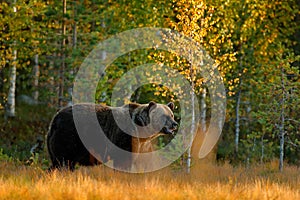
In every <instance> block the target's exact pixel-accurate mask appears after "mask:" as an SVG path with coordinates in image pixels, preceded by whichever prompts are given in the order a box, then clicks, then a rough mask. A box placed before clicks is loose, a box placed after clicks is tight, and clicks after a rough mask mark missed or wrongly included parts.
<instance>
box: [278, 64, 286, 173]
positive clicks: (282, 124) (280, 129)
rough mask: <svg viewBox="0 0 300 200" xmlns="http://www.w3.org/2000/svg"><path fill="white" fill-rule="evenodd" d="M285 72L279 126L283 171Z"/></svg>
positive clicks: (281, 166) (281, 167) (280, 158)
mask: <svg viewBox="0 0 300 200" xmlns="http://www.w3.org/2000/svg"><path fill="white" fill-rule="evenodd" d="M284 76H285V75H284V71H283V68H282V69H281V90H282V99H281V112H280V125H279V138H280V145H279V170H280V171H281V172H282V171H283V158H284V122H285V117H284V112H285V110H284V106H285V86H284Z"/></svg>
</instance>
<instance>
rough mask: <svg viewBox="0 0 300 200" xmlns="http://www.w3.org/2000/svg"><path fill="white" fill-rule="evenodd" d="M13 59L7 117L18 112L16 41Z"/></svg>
mask: <svg viewBox="0 0 300 200" xmlns="http://www.w3.org/2000/svg"><path fill="white" fill-rule="evenodd" d="M13 10H14V12H15V13H16V12H17V7H16V0H14V7H13ZM13 48H14V50H13V59H12V63H11V68H10V75H9V91H8V96H7V106H6V113H5V117H15V115H16V112H15V109H16V97H15V94H16V79H17V50H16V41H14V44H13Z"/></svg>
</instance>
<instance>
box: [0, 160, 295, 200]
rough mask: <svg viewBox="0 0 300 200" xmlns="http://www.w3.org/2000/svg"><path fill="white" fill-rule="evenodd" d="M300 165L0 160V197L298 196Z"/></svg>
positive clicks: (262, 197)
mask: <svg viewBox="0 0 300 200" xmlns="http://www.w3.org/2000/svg"><path fill="white" fill-rule="evenodd" d="M299 189H300V170H299V169H298V168H296V167H286V168H285V171H284V172H283V173H280V172H278V171H277V164H274V163H271V164H268V165H267V166H258V167H255V168H251V169H244V168H242V167H236V168H233V167H232V166H230V165H228V164H224V165H213V164H203V163H202V164H198V165H195V166H193V168H192V172H191V174H189V175H187V174H186V173H184V172H181V171H174V170H172V169H170V168H166V169H163V170H160V171H157V172H154V173H147V174H126V173H121V172H116V171H113V170H111V169H109V168H107V167H104V166H97V167H82V168H80V169H78V170H76V171H75V172H68V171H62V172H60V171H54V172H52V173H47V172H45V171H43V170H41V169H40V168H38V167H25V166H16V165H14V164H13V163H7V162H2V163H0V199H1V200H2V199H24V200H27V199H38V200H40V199H41V200H42V199H62V200H67V199H80V200H85V199H104V200H110V199H118V200H123V199H124V200H127V199H128V200H129V199H130V200H132V199H133V200H134V199H143V200H147V199H155V200H159V199H162V200H168V199H170V200H173V199H205V200H206V199H218V200H219V199H251V200H253V199H258V200H263V199H288V200H294V199H295V200H296V199H300V190H299Z"/></svg>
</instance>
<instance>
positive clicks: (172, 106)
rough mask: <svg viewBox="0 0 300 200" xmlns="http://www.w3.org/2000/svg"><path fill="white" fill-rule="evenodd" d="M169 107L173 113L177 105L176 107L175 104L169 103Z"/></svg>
mask: <svg viewBox="0 0 300 200" xmlns="http://www.w3.org/2000/svg"><path fill="white" fill-rule="evenodd" d="M167 106H168V107H169V108H170V109H171V110H172V111H173V110H174V108H175V105H174V103H173V102H170V103H168V104H167Z"/></svg>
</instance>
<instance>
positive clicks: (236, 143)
mask: <svg viewBox="0 0 300 200" xmlns="http://www.w3.org/2000/svg"><path fill="white" fill-rule="evenodd" d="M240 103H241V90H239V91H238V93H237V97H236V105H235V116H236V118H235V139H234V147H235V148H234V151H235V154H236V155H237V154H238V150H239V137H240V114H239V110H240Z"/></svg>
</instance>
